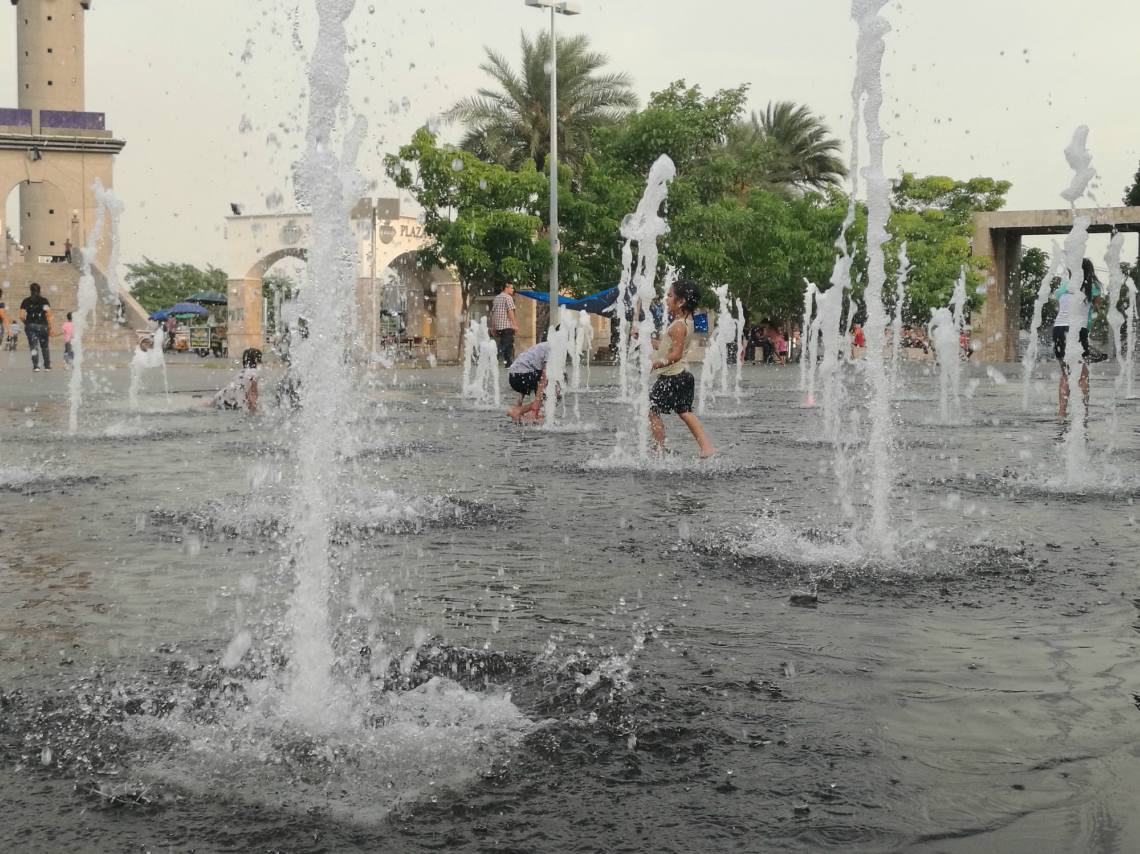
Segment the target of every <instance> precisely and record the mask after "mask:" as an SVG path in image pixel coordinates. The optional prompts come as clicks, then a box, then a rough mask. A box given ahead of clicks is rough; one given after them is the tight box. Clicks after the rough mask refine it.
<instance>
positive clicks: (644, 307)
mask: <svg viewBox="0 0 1140 854" xmlns="http://www.w3.org/2000/svg"><path fill="white" fill-rule="evenodd" d="M676 174H677V169H676V167H675V166H674V165H673V161H672V160H671V159H669V157H668V155H665V154H662V155H661V156H660V157H658V158H657V160H656V161H655V162H654V164H653V166H652V167H650V169H649V177H648V179H647V181H646V187H645V193H644V194H643V195H642V197H641V201H640V202H638V203H637V209H636V210H634V212H633V213H630V214H626V216H625V218H624V219H622V221H621V235H622V237H624V238H625V239H626V241H627V244H626V246H627V248H628V247H629V242H630V241H632V242H635V243H637V266H636V268H634V272H633V274H632V277H631V283H632V287H633V292H634V295H635V302H634V306H633V322H634V323H635V324H636V326H635V331H636V333H637V339H638V340H637V370H636V372H635V373H634V376H633V386H634V392H635V393H634V396H633V403H634V405H633V414H634V418H635V420H636V422H637V456H638V458H639V459H648V457H649V389H650V386H651V385H652V376H651V374H652V371H651V365H652V363H653V356H652V351H653V347H652V344H651V343H650V339H651V338H652V337H653V332H654V321H653V311H652V307H653V303H654V301H655V300H657V298H658V293H657V240H658V239H659V238H661V237H663V236H664V235H665V234H668V232H669V224H668V223H666V222H665V220H664V218H663V217H662V216H661V209H662V207H663V206H664V204H665V200H666V199H667V198H668V197H669V184H670V182H672V180H673V178H674V177H675V176H676ZM622 258H623V261H624V260H625V258H626V252H625V250H623V252H622ZM623 275H624V273H623Z"/></svg>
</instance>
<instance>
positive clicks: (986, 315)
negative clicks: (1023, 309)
mask: <svg viewBox="0 0 1140 854" xmlns="http://www.w3.org/2000/svg"><path fill="white" fill-rule="evenodd" d="M1015 241H1016V242H1017V243H1019V244H1020V238H1016V237H1015ZM1007 243H1008V241H1007V239H1006V235H1005V233H1004V232H1001V231H997V230H993V229H990V228H988V227H986V226H979V228H978V229H977V230H976V231H975V232H974V246H973V250H974V256H975V257H977V258H981V259H983V260H985V262H986V264H987V268H988V269H987V276H986V283H985V302H984V303H982V310H981V312H980V313H979V316H978V317H977V318H976V320H975V321H974V323H973V324H972V326H973V338H974V340H975V341H977V342H979V346H978V348H977V349H976V350H975V351H974V354H975V356H976V358H977V360H978V361H980V362H1012V361H1015V360H1016V359H1017V335H1016V332H1015V333H1014V335H1013V336H1010V334H1009V329H1010V323H1009V306H1008V298H1009V270H1008V262H1009V256H1008V252H1007ZM1016 328H1017V318H1016V316H1015V317H1014V329H1015V330H1016ZM1011 338H1012V340H1011Z"/></svg>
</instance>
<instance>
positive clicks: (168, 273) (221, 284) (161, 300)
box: [125, 257, 228, 312]
mask: <svg viewBox="0 0 1140 854" xmlns="http://www.w3.org/2000/svg"><path fill="white" fill-rule="evenodd" d="M125 278H126V283H127V287H128V289H129V290H130V292H131V294H132V295H133V296H134V298H135V299H137V300H138V301H139V304H140V305H141V306H142V307H143V308H145V309H146V310H147V311H148V312H151V311H157V310H158V309H160V308H170V306H172V305H174V304H175V303H178V302H182V301H183V300H185V299H186V298H187V297H188V296H190V295H191V294H194V293H197V292H198V291H220V292H221V293H225V292H226V285H227V281H228V280H227V277H226V273H225V271H224V270H219V269H218V268H217V267H214V266H207V267H206V269H205V270H203V269H201V268H199V267H195V266H194V265H193V264H178V263H170V262H168V263H159V262H158V261H152V260H151V259H150V258H147V257H144V258H143V260H142V261H140V262H137V263H134V264H127V275H126V277H125Z"/></svg>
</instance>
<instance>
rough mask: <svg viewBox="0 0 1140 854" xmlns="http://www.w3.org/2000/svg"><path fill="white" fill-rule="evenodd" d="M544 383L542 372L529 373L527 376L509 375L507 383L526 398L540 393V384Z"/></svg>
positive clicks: (520, 374)
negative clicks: (537, 392)
mask: <svg viewBox="0 0 1140 854" xmlns="http://www.w3.org/2000/svg"><path fill="white" fill-rule="evenodd" d="M541 381H542V371H527V372H526V373H525V374H522V373H519V374H507V382H508V383H510V386H511V388H513V389H514V390H515V391H517V392H518V393H519V394H521V395H522V396H523V397H526V396H527V395H528V394H534V393H535V392H536V391H538V384H539V383H540V382H541Z"/></svg>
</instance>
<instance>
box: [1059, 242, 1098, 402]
mask: <svg viewBox="0 0 1140 854" xmlns="http://www.w3.org/2000/svg"><path fill="white" fill-rule="evenodd" d="M1081 272H1082V281H1081V287H1080V290H1079V291H1077V292H1073V291H1072V290H1071V289H1070V288H1069V282H1068V281H1067V280H1066V281H1064V282H1062V283H1061V286H1060V287H1059V288H1057V290H1055V291H1054V292H1053V298H1054V299H1055V300H1057V319H1056V320H1054V321H1053V355H1055V356H1056V357H1057V361H1058V362H1060V363H1061V382H1060V386H1059V388H1058V389H1057V400H1058V411H1057V417H1058V418H1060V419H1062V420H1064V418H1065V414H1066V413H1067V411H1068V408H1069V366H1068V363H1067V362H1066V361H1065V350H1066V346H1065V345H1066V342H1067V341H1068V338H1069V329H1070V327H1073V326H1076V327H1079V331H1078V333H1077V336H1078V337H1077V340H1078V341H1079V342H1080V345H1081V350H1082V351H1083V355H1082V356H1081V378H1080V380H1079V381H1078V382H1079V385H1080V388H1081V395H1082V396H1083V397H1084V399H1085V411H1086V412H1087V411H1088V405H1089V324H1090V323H1091V322H1092V313H1093V308H1094V307H1099V306H1100V283H1099V282H1097V280H1096V271H1095V270H1094V269H1093V263H1092V261H1090V260H1089V259H1088V258H1085V259H1084V260H1082V261H1081Z"/></svg>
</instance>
